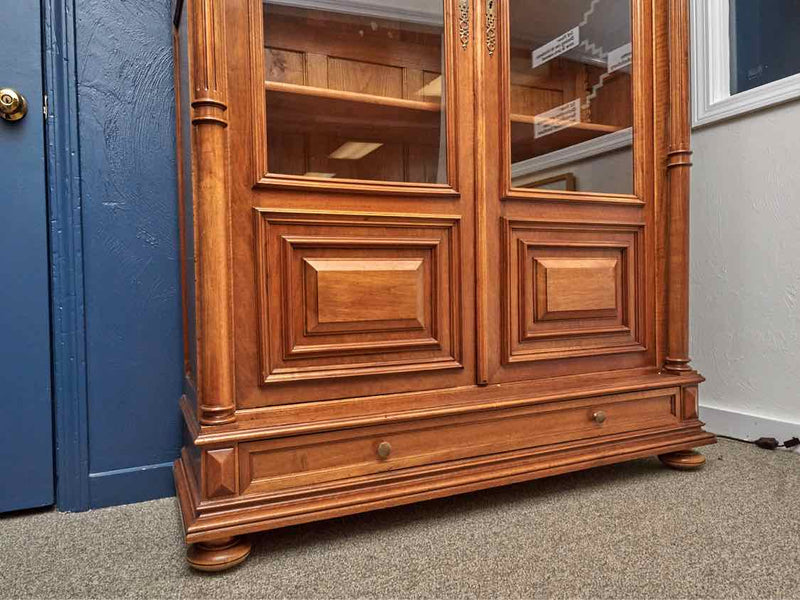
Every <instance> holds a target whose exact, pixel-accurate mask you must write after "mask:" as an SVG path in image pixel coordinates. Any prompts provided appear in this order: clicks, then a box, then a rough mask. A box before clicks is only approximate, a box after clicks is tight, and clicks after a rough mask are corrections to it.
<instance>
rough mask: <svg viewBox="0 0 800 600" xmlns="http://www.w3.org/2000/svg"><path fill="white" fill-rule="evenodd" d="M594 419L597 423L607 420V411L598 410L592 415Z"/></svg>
mask: <svg viewBox="0 0 800 600" xmlns="http://www.w3.org/2000/svg"><path fill="white" fill-rule="evenodd" d="M592 420H593V421H594V422H595V423H605V420H606V413H605V411H603V410H598V411H597V412H596V413H594V414H593V415H592Z"/></svg>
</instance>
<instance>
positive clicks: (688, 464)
mask: <svg viewBox="0 0 800 600" xmlns="http://www.w3.org/2000/svg"><path fill="white" fill-rule="evenodd" d="M658 460H660V461H661V462H662V463H664V464H665V465H667V466H668V467H669V468H671V469H676V470H678V471H696V470H697V469H700V468H702V467H703V465H705V464H706V457H705V456H703V455H702V454H700V453H699V452H697V451H696V450H680V451H678V452H670V453H669V454H661V455H660V456H659V457H658Z"/></svg>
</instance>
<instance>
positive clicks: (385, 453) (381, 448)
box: [378, 442, 392, 458]
mask: <svg viewBox="0 0 800 600" xmlns="http://www.w3.org/2000/svg"><path fill="white" fill-rule="evenodd" d="M391 453H392V445H391V444H390V443H389V442H381V443H380V444H378V456H380V457H381V458H389V455H390V454H391Z"/></svg>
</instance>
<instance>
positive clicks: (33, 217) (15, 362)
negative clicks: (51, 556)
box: [0, 0, 54, 512]
mask: <svg viewBox="0 0 800 600" xmlns="http://www.w3.org/2000/svg"><path fill="white" fill-rule="evenodd" d="M40 20H41V14H40V6H39V2H31V1H27V0H26V1H23V2H4V3H3V9H2V17H0V40H2V47H3V51H2V52H0V88H13V89H15V90H17V91H19V92H20V93H21V94H22V95H23V96H24V97H25V98H26V99H27V102H28V114H27V116H25V117H24V118H23V119H22V120H20V121H17V122H13V123H12V122H8V121H5V120H2V119H0V206H1V207H2V219H0V407H1V410H2V412H1V413H0V415H2V417H1V418H0V512H5V511H10V510H18V509H22V508H32V507H36V506H46V505H48V504H52V503H53V500H54V498H53V479H54V476H53V434H52V402H51V394H50V387H51V386H50V313H49V289H48V288H49V285H48V250H47V198H46V193H45V190H46V185H45V154H44V120H43V115H42V106H43V101H42V99H43V93H42V57H41V51H42V48H41V22H40Z"/></svg>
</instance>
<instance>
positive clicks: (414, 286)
mask: <svg viewBox="0 0 800 600" xmlns="http://www.w3.org/2000/svg"><path fill="white" fill-rule="evenodd" d="M305 265H306V268H307V272H308V273H309V277H308V278H307V281H310V282H312V284H311V286H309V287H306V293H307V296H306V305H307V306H315V307H316V309H317V310H316V315H315V316H316V318H315V319H314V321H315V323H314V326H316V325H317V324H328V323H350V322H353V323H357V322H360V323H365V322H370V321H402V320H411V321H414V322H416V324H418V325H419V326H420V327H423V321H424V318H425V316H424V312H425V311H424V306H425V300H424V296H425V278H424V274H425V271H424V269H423V266H424V264H423V260H422V259H415V260H396V259H386V260H344V259H306V260H305ZM309 296H311V297H309ZM309 331H313V327H309Z"/></svg>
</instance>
